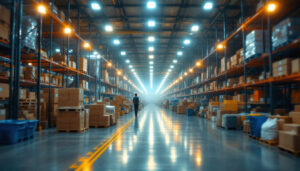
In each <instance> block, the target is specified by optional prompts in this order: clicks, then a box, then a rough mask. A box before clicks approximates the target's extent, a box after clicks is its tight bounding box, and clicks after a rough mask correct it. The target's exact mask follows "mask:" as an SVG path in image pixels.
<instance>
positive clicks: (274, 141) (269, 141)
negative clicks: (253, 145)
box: [259, 138, 278, 146]
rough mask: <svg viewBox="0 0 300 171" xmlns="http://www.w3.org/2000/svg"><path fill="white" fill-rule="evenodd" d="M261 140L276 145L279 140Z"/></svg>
mask: <svg viewBox="0 0 300 171" xmlns="http://www.w3.org/2000/svg"><path fill="white" fill-rule="evenodd" d="M259 141H260V142H262V143H264V144H268V145H271V146H275V145H277V144H278V142H277V140H262V139H261V138H260V139H259Z"/></svg>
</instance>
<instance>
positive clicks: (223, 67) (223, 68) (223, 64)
mask: <svg viewBox="0 0 300 171" xmlns="http://www.w3.org/2000/svg"><path fill="white" fill-rule="evenodd" d="M220 72H221V73H222V72H225V58H224V57H223V58H222V59H221V69H220Z"/></svg>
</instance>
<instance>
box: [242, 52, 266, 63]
mask: <svg viewBox="0 0 300 171" xmlns="http://www.w3.org/2000/svg"><path fill="white" fill-rule="evenodd" d="M261 55H262V54H255V55H253V56H251V57H249V58H247V59H244V61H245V62H248V61H251V60H252V59H255V58H257V57H260V56H261Z"/></svg>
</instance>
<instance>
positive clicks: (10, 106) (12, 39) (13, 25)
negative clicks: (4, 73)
mask: <svg viewBox="0 0 300 171" xmlns="http://www.w3.org/2000/svg"><path fill="white" fill-rule="evenodd" d="M10 11H11V22H10V30H11V31H10V66H9V73H10V74H9V103H8V116H7V117H6V118H7V119H11V118H12V116H13V97H14V96H13V76H14V74H13V73H14V70H13V65H14V58H15V33H16V0H12V4H11V9H10Z"/></svg>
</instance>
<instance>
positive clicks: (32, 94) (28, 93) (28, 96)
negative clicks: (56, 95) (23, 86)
mask: <svg viewBox="0 0 300 171" xmlns="http://www.w3.org/2000/svg"><path fill="white" fill-rule="evenodd" d="M26 96H27V97H26V98H27V99H36V96H35V92H29V91H28V92H27V95H26Z"/></svg>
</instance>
